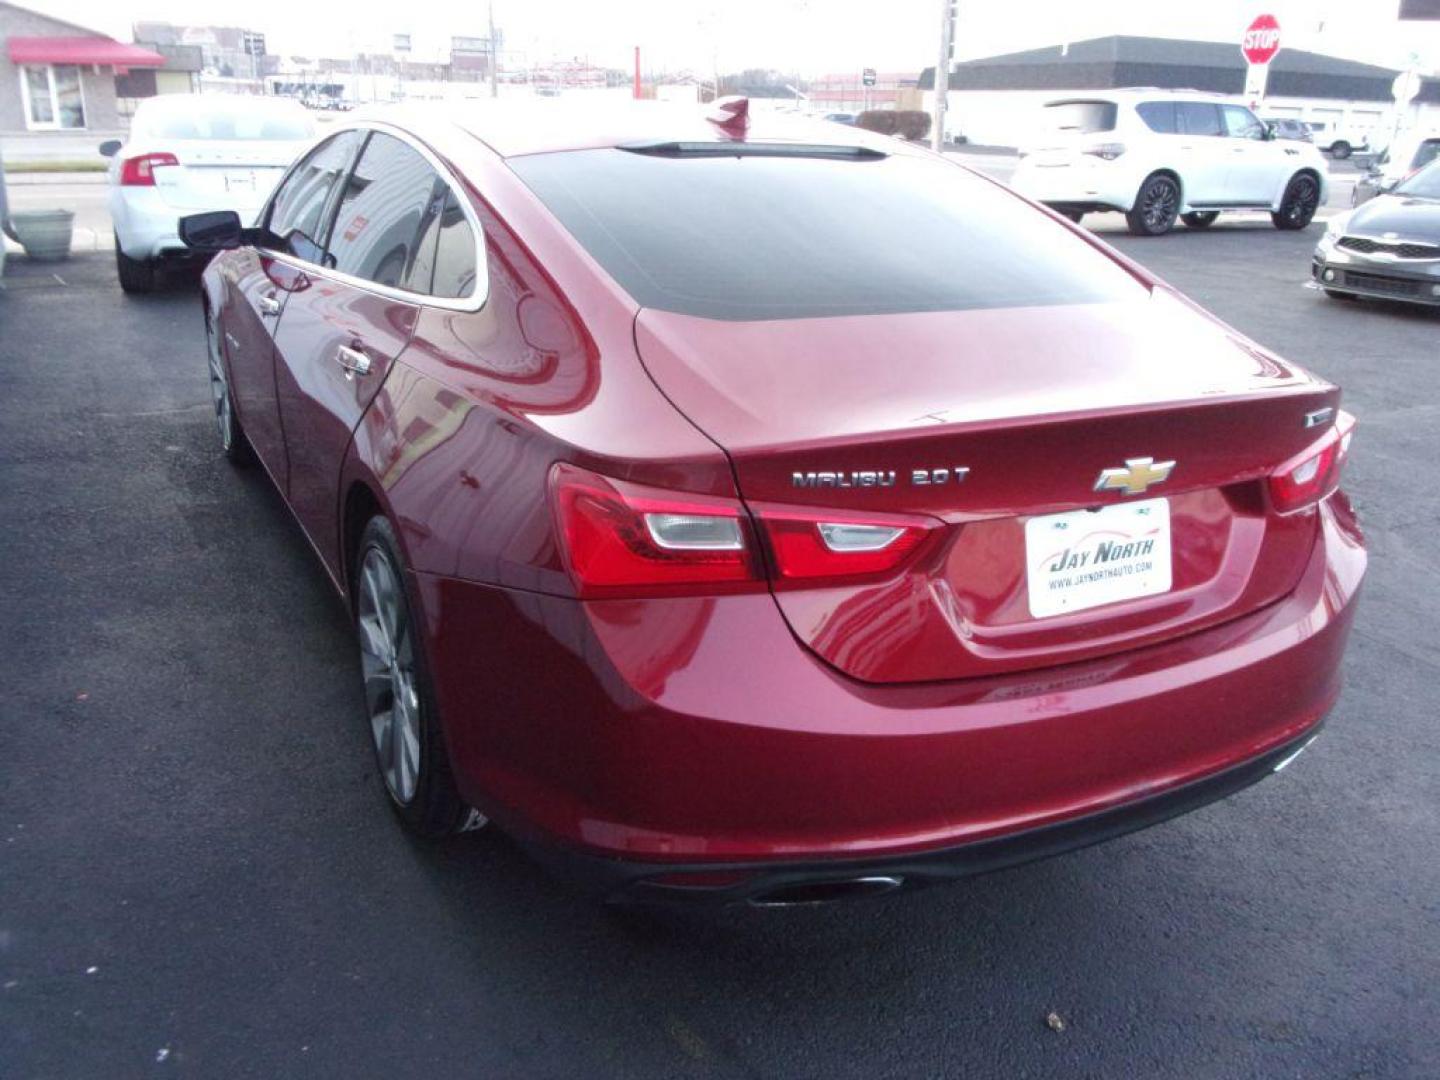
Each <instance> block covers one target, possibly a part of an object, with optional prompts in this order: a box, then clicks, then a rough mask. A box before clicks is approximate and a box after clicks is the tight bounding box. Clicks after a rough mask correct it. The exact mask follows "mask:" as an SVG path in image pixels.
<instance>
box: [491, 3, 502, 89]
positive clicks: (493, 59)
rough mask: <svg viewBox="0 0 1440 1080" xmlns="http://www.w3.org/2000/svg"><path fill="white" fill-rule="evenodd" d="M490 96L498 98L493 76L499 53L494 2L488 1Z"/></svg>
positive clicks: (497, 64) (495, 80)
mask: <svg viewBox="0 0 1440 1080" xmlns="http://www.w3.org/2000/svg"><path fill="white" fill-rule="evenodd" d="M489 6H490V96H491V97H492V98H493V97H499V96H500V87H499V84H498V82H497V76H496V74H495V69H496V67H498V66H499V64H500V52H499V50H498V49H496V48H495V0H490V5H489Z"/></svg>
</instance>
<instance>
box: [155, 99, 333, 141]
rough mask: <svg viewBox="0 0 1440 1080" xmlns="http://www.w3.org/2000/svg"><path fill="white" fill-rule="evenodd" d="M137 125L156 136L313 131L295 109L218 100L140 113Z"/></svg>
mask: <svg viewBox="0 0 1440 1080" xmlns="http://www.w3.org/2000/svg"><path fill="white" fill-rule="evenodd" d="M166 104H167V105H168V104H169V103H168V102H167V103H166ZM137 126H138V127H139V128H140V129H141V131H142V132H143V133H144V134H145V135H147V136H150V137H152V138H159V139H227V140H228V139H259V140H273V141H276V142H285V141H290V140H299V139H309V138H310V137H311V136H312V135H314V134H315V126H314V125H313V124H312V123H311V122H310V118H309V117H308V116H306V115H305V114H304V113H303V112H300V111H298V110H292V109H287V108H276V107H274V106H268V105H257V106H248V107H247V106H241V107H236V106H235V105H232V104H228V103H221V102H216V103H214V104H210V103H205V104H197V105H195V106H192V107H189V108H183V109H180V108H166V109H163V110H157V111H152V112H148V113H142V114H141V116H140V117H139V123H138V125H137Z"/></svg>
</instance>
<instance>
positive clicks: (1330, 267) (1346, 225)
mask: <svg viewBox="0 0 1440 1080" xmlns="http://www.w3.org/2000/svg"><path fill="white" fill-rule="evenodd" d="M1310 274H1311V277H1312V278H1313V279H1314V281H1315V283H1316V284H1318V285H1319V286H1320V288H1322V289H1324V290H1325V293H1326V295H1327V296H1333V297H1336V298H1343V299H1349V298H1353V297H1357V296H1366V297H1375V298H1380V299H1385V300H1405V301H1408V302H1410V303H1414V304H1436V305H1440V161H1432V162H1431V163H1430V164H1429V165H1427V166H1425V168H1423V169H1421V170H1420V171H1419V172H1418V173H1415V174H1414V175H1413V176H1410V177H1407V178H1406V179H1404V180H1401V181H1400V182H1399V183H1398V184H1396V185H1395V186H1394V187H1393V188H1392V189H1391V190H1390V191H1388V192H1387V193H1385V194H1383V195H1379V196H1377V197H1376V198H1373V199H1370V200H1369V201H1368V202H1366V203H1365V204H1364V205H1362V206H1360V207H1357V208H1356V209H1354V210H1350V211H1347V212H1346V213H1343V214H1340V215H1338V216H1337V217H1334V218H1331V219H1330V222H1329V227H1328V228H1327V229H1326V230H1325V235H1324V236H1323V237H1321V238H1320V243H1319V245H1318V246H1317V247H1316V248H1315V255H1314V258H1313V260H1312V261H1311V266H1310Z"/></svg>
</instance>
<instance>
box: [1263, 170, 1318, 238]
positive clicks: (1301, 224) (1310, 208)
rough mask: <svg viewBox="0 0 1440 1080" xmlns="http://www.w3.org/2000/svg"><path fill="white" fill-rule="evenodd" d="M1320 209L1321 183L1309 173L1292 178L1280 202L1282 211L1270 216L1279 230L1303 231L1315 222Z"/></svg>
mask: <svg viewBox="0 0 1440 1080" xmlns="http://www.w3.org/2000/svg"><path fill="white" fill-rule="evenodd" d="M1319 209H1320V181H1318V180H1316V179H1315V177H1313V176H1311V175H1310V174H1309V173H1300V174H1298V175H1297V176H1294V177H1292V178H1291V180H1290V183H1289V184H1288V185H1287V186H1286V188H1285V197H1284V198H1283V199H1281V200H1280V209H1279V210H1276V211H1275V212H1274V213H1272V214H1271V215H1270V220H1271V221H1272V222H1274V223H1275V228H1277V229H1286V230H1291V229H1303V228H1305V226H1307V225H1309V224H1310V222H1312V221H1313V220H1315V211H1317V210H1319Z"/></svg>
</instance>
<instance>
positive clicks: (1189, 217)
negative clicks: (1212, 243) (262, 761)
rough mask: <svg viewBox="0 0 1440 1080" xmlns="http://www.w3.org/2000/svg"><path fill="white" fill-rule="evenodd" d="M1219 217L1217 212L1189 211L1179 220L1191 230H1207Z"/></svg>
mask: <svg viewBox="0 0 1440 1080" xmlns="http://www.w3.org/2000/svg"><path fill="white" fill-rule="evenodd" d="M1219 216H1220V211H1219V210H1191V211H1190V212H1189V213H1188V214H1181V215H1180V220H1181V221H1183V222H1184V223H1185V224H1186V225H1187V226H1188V227H1190V228H1192V229H1208V228H1209V227H1210V226H1211V225H1214V224H1215V219H1216V218H1218V217H1219Z"/></svg>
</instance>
